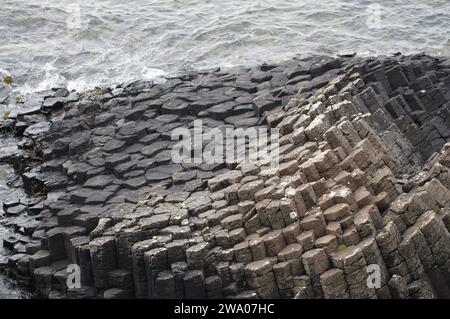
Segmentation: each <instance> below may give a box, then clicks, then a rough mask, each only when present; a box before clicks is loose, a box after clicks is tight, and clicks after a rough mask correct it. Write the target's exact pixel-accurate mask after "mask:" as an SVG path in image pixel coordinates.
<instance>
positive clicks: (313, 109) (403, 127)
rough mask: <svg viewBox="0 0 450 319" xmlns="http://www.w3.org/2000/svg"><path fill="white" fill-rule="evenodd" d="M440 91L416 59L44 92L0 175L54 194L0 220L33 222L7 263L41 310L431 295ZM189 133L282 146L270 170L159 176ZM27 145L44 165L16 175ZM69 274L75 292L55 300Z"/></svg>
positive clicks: (441, 292)
mask: <svg viewBox="0 0 450 319" xmlns="http://www.w3.org/2000/svg"><path fill="white" fill-rule="evenodd" d="M411 65H413V67H412V68H411ZM448 76H450V69H449V68H448V67H447V64H446V63H445V62H442V61H440V62H439V61H438V60H436V59H433V58H430V57H428V56H426V55H416V56H413V57H408V56H395V57H384V58H375V59H366V58H359V57H344V56H342V57H339V58H328V57H315V58H306V59H294V60H291V61H287V62H286V63H274V64H271V63H269V64H265V65H262V66H260V67H254V68H242V69H232V70H226V71H223V70H222V71H220V70H211V71H205V72H201V73H195V72H194V73H192V74H188V75H186V76H180V77H177V78H174V79H169V80H168V82H167V83H165V84H152V83H148V82H140V81H137V82H134V83H129V84H124V85H122V86H120V87H117V88H115V89H113V90H105V91H101V92H98V94H91V93H84V94H82V95H80V96H75V95H74V96H72V94H71V96H68V93H69V92H67V91H65V90H57V91H56V90H55V91H52V92H49V93H48V97H47V98H46V99H45V100H44V105H43V110H41V111H38V110H37V109H36V108H33V107H31V108H30V109H29V111H26V109H25V111H24V112H22V113H20V112H19V113H18V114H17V115H14V117H13V118H12V119H11V124H12V125H13V126H14V125H15V127H16V129H17V130H18V131H17V133H21V132H22V131H23V136H24V137H25V139H24V140H26V141H27V142H26V143H22V144H20V145H19V146H18V147H17V149H15V150H13V152H8V151H7V150H6V151H5V150H3V152H2V154H3V155H2V158H5V159H6V160H8V159H13V158H14V160H13V161H14V162H15V163H17V164H20V165H19V166H20V167H21V168H24V171H23V174H22V181H23V186H24V187H25V188H26V189H27V190H30V191H31V192H32V193H44V194H45V192H48V191H51V192H53V191H56V192H61V193H63V194H62V196H60V198H59V199H58V200H55V199H54V197H52V196H53V195H52V194H51V193H50V194H49V195H48V196H49V198H48V199H47V200H46V201H43V202H42V204H38V203H31V202H30V203H25V202H21V201H19V202H6V203H5V205H4V211H5V212H6V213H7V214H8V215H9V216H13V215H14V216H19V217H16V218H20V217H21V216H22V215H23V214H24V212H25V211H27V212H28V213H29V214H30V215H33V216H29V217H30V218H31V219H30V221H21V220H18V219H13V220H12V221H11V222H10V223H9V225H10V226H11V227H13V228H14V229H15V230H18V231H20V232H25V233H26V234H29V235H31V236H32V237H33V238H32V241H29V242H28V241H26V240H25V239H24V238H23V237H21V236H16V237H11V239H6V241H5V244H6V245H9V246H10V247H11V248H12V249H13V250H15V252H16V253H17V254H16V255H14V256H12V257H10V258H9V260H8V261H7V264H9V265H10V267H15V268H16V270H17V272H18V273H19V274H20V275H21V276H23V277H24V278H28V279H31V282H33V283H34V288H37V289H38V290H39V291H40V292H41V293H42V294H43V295H46V296H49V297H52V298H53V297H55V298H56V297H61V296H64V294H65V295H66V296H67V297H75V298H84V297H99V298H107V299H115V298H133V297H134V298H147V297H150V298H221V297H226V298H249V299H251V298H293V297H295V298H433V297H442V296H446V294H447V295H448V291H449V288H448V287H449V285H448V283H447V281H448V278H447V277H448V273H449V272H450V270H449V267H448V265H449V260H450V253H449V249H448V246H449V245H450V241H449V240H450V235H449V225H450V217H449V216H450V213H449V212H448V204H449V202H450V195H449V194H450V192H449V190H448V188H449V186H450V160H449V159H448V158H449V154H450V152H449V150H450V147H449V146H448V141H449V137H450V136H449V134H448V133H449V131H450V128H449V127H448V123H449V121H448V119H449V118H450V117H449V113H448V103H446V100H445V98H446V97H448V96H449V92H450V87H449V84H448V81H446V79H447V77H448ZM69 100H70V101H69ZM29 104H30V105H34V102H33V103H31V100H30V103H29ZM38 104H39V107H40V101H39V103H38ZM44 106H45V107H44ZM53 110H58V112H56V113H53ZM62 111H63V112H62ZM59 112H61V113H59ZM196 119H201V120H202V121H203V124H204V127H205V131H208V130H210V129H214V128H219V129H221V130H224V129H225V128H235V129H236V128H244V129H245V128H256V127H264V128H267V129H269V128H277V129H279V134H280V136H279V137H280V139H279V153H280V163H279V165H278V166H277V167H275V168H271V167H270V166H269V165H268V163H258V165H256V164H254V163H239V162H227V163H206V162H202V163H195V162H194V163H181V164H179V163H174V162H173V161H172V160H173V159H172V153H171V150H172V148H173V147H174V145H175V141H172V140H171V137H172V131H173V130H174V129H177V128H187V129H188V130H190V132H191V133H192V129H193V121H194V120H196ZM19 136H20V134H19ZM30 141H32V142H33V143H30ZM446 143H447V144H446ZM29 146H32V147H35V149H33V150H32V153H33V154H32V157H33V158H36V159H40V158H42V159H43V162H44V163H43V164H40V163H39V162H37V161H36V162H33V163H31V162H26V163H22V162H20V163H18V162H17V159H18V158H21V157H20V155H19V154H22V153H23V152H22V150H21V149H22V148H24V149H26V147H29ZM212 146H213V144H212V143H209V142H208V143H207V142H206V141H205V142H204V143H203V144H202V145H201V150H203V151H208V150H210V149H211V147H212ZM28 150H29V149H28ZM28 150H26V151H27V152H28ZM20 161H22V160H20ZM34 218H36V219H34ZM31 220H33V222H31ZM24 243H25V244H26V245H25V244H24ZM22 252H24V253H22ZM66 259H67V260H69V261H70V262H76V263H77V264H79V265H80V267H81V270H82V282H83V288H81V289H78V290H76V289H75V290H74V289H70V290H68V291H59V290H60V289H61V283H62V282H63V281H64V278H65V274H64V273H63V270H62V269H61V267H62V265H63V264H64V263H66V262H67V261H66ZM373 265H378V266H379V267H380V271H381V286H380V287H377V288H368V287H367V285H366V283H367V281H366V279H367V275H368V271H369V270H370V269H372V268H371V267H372V266H373ZM29 277H31V278H29ZM28 279H27V280H28ZM52 283H54V284H52ZM94 288H95V289H94Z"/></svg>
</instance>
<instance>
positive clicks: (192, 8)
mask: <svg viewBox="0 0 450 319" xmlns="http://www.w3.org/2000/svg"><path fill="white" fill-rule="evenodd" d="M399 51H400V52H402V53H405V54H407V53H418V52H426V53H429V54H433V55H450V1H449V0H395V1H393V0H379V1H367V0H270V1H267V0H245V1H243V0H226V1H225V0H127V1H124V0H96V1H83V0H70V1H69V0H2V1H1V3H0V110H1V109H2V103H6V97H7V96H8V95H9V94H10V93H11V90H12V92H14V93H15V94H16V95H27V94H30V93H33V92H38V91H44V90H48V89H51V88H54V87H62V86H65V87H68V88H69V89H76V90H83V89H86V88H92V87H95V86H108V85H114V84H119V83H122V82H128V81H134V80H151V79H154V78H157V77H161V76H164V75H167V74H174V73H177V72H183V71H186V70H195V69H203V68H210V67H216V66H220V67H232V66H237V65H254V64H257V63H261V62H263V61H276V60H283V59H286V58H289V57H291V56H294V55H298V54H305V55H313V54H325V55H335V54H338V53H350V52H356V53H358V54H360V55H379V54H391V53H395V52H399ZM7 76H10V77H11V78H10V79H12V80H13V83H12V85H6V84H4V83H3V79H4V78H5V77H7ZM0 115H1V114H0ZM2 172H3V173H5V172H8V169H7V168H6V166H1V167H0V173H2ZM1 175H2V174H0V193H2V194H3V195H5V194H8V192H9V191H10V189H8V187H7V185H6V184H5V181H6V179H7V176H3V177H2V176H1ZM7 175H8V174H7ZM5 196H7V195H5ZM0 214H1V209H0ZM0 219H1V216H0ZM5 232H6V229H5V228H2V226H1V225H0V237H2V235H3V233H5ZM0 244H1V243H0ZM0 246H1V245H0ZM3 254H4V251H3V250H2V248H0V258H1V257H2V255H3ZM26 296H27V295H26V294H25V293H24V292H23V291H21V290H20V289H18V288H17V287H16V286H14V285H13V284H12V282H11V281H10V280H9V279H6V278H5V277H2V276H1V275H0V298H23V297H26Z"/></svg>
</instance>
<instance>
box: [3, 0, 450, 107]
mask: <svg viewBox="0 0 450 319" xmlns="http://www.w3.org/2000/svg"><path fill="white" fill-rule="evenodd" d="M398 51H401V52H402V53H416V52H421V51H424V52H427V53H430V54H434V55H448V54H449V53H450V1H448V0H395V1H392V0H379V1H367V0H314V1H313V0H271V1H266V0H245V1H242V0H226V1H223V0H127V1H123V0H96V1H82V0H70V1H68V0H2V1H1V10H0V75H3V76H4V75H5V74H6V75H11V76H12V77H13V79H14V81H15V90H16V91H18V92H21V93H22V94H25V93H27V92H34V91H40V90H46V89H49V88H52V87H56V86H62V85H64V86H67V87H68V88H69V89H78V90H81V89H84V88H87V87H94V86H99V85H111V84H118V83H122V82H126V81H132V80H138V79H153V78H155V77H158V76H161V75H164V74H167V73H168V74H171V73H174V72H177V71H183V70H186V69H187V70H190V69H198V68H208V67H215V66H234V65H242V64H256V63H259V62H262V61H268V60H271V61H274V60H275V61H276V60H281V59H284V58H287V57H290V56H292V55H295V54H299V53H301V54H327V55H334V54H336V53H342V52H345V53H348V52H357V53H359V54H363V55H378V54H389V53H395V52H398ZM0 102H1V101H0Z"/></svg>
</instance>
